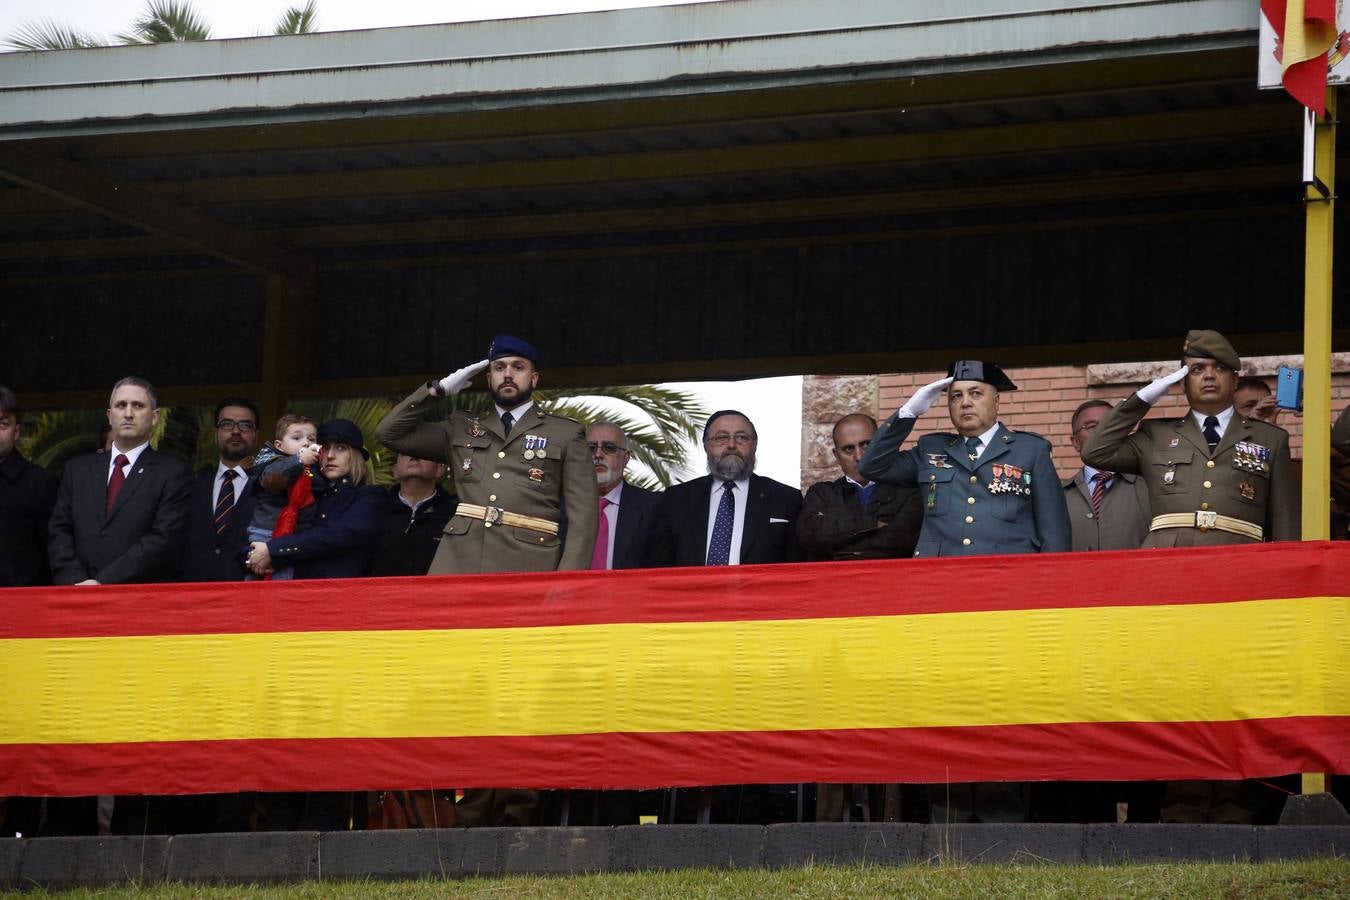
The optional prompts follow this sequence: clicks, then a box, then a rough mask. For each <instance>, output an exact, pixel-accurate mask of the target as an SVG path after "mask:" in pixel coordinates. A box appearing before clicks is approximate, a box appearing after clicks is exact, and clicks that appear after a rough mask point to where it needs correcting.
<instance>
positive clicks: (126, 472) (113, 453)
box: [105, 441, 150, 483]
mask: <svg viewBox="0 0 1350 900" xmlns="http://www.w3.org/2000/svg"><path fill="white" fill-rule="evenodd" d="M149 446H150V442H149V441H146V442H145V443H144V444H141V445H140V446H139V447H132V448H131V449H130V450H118V449H117V445H116V444H113V445H112V446H111V447H109V448H108V481H112V473H113V463H115V462H117V457H118V454H122V455H124V456H126V458H127V464H126V465H125V466H123V467H122V477H124V478H125V477H128V476H130V475H131V470H132V469H133V468H135V467H136V460H138V459H140V458H141V454H142V453H144V452H145V448H146V447H149ZM105 483H106V482H105Z"/></svg>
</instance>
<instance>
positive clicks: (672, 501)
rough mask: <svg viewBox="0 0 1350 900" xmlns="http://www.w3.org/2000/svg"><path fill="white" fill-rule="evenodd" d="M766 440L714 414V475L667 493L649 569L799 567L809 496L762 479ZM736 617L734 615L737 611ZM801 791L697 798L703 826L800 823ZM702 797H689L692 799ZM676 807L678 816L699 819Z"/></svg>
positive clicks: (729, 791)
mask: <svg viewBox="0 0 1350 900" xmlns="http://www.w3.org/2000/svg"><path fill="white" fill-rule="evenodd" d="M758 444H759V435H758V433H757V432H756V431H755V426H754V423H752V422H751V421H750V419H749V418H748V417H747V416H746V415H745V414H744V413H741V412H737V411H736V410H734V409H726V410H721V411H720V412H715V413H713V414H712V415H711V416H710V417H709V418H708V422H707V424H706V425H704V426H703V449H704V452H706V453H707V455H708V474H707V475H705V476H703V477H702V478H695V479H694V480H693V481H687V482H685V483H684V484H680V485H675V486H674V487H671V488H669V489H667V490H666V492H665V494H664V495H663V497H662V498H661V504H660V506H658V507H657V514H656V522H655V524H654V525H653V527H652V537H651V541H650V543H649V544H648V555H647V563H648V565H649V566H652V567H657V566H736V565H754V564H757V563H781V562H797V561H799V560H800V559H801V558H802V554H801V547H800V546H799V545H798V544H797V530H796V522H797V514H798V513H799V512H800V511H801V507H802V493H801V491H799V490H798V489H796V488H794V487H789V486H788V485H786V484H781V483H779V482H777V481H774V480H773V479H772V478H765V477H763V476H762V475H756V474H754V471H755V450H756V448H757V447H758ZM729 612H730V611H729ZM801 788H802V786H801V785H796V784H793V785H781V784H780V785H733V786H728V787H721V788H717V789H716V790H713V791H700V792H697V796H698V810H697V814H696V815H697V818H698V819H699V820H700V821H702V822H708V821H711V820H714V819H715V820H717V821H718V822H740V823H742V824H750V825H763V824H767V823H769V822H782V821H786V820H790V819H795V818H796V809H797V805H798V797H797V793H796V792H797V791H800V790H801ZM692 793H694V792H687V791H686V792H681V794H680V796H681V797H683V798H685V799H686V800H688V799H689V797H690V795H691V794H692ZM694 815H695V813H694V810H693V808H692V806H691V805H690V804H688V803H686V804H684V805H679V804H676V809H675V812H674V818H675V819H676V820H686V821H687V820H688V819H689V818H691V817H692V816H694Z"/></svg>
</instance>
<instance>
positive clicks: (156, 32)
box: [117, 0, 211, 44]
mask: <svg viewBox="0 0 1350 900" xmlns="http://www.w3.org/2000/svg"><path fill="white" fill-rule="evenodd" d="M209 37H211V26H209V25H207V24H206V20H205V19H203V18H202V17H201V15H200V14H199V13H198V12H197V10H196V9H194V8H193V6H192V3H191V2H190V0H146V5H145V11H144V12H142V13H141V14H140V16H138V17H137V18H136V19H135V20H134V21H133V22H132V23H131V31H129V32H127V33H125V34H119V35H118V36H117V39H118V40H120V41H121V42H122V43H124V44H167V43H171V42H173V41H204V40H206V39H207V38H209Z"/></svg>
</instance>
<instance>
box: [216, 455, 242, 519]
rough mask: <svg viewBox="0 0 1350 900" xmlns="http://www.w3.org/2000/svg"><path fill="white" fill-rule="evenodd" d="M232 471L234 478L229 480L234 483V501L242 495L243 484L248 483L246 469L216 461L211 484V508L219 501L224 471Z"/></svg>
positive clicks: (237, 500)
mask: <svg viewBox="0 0 1350 900" xmlns="http://www.w3.org/2000/svg"><path fill="white" fill-rule="evenodd" d="M231 470H232V471H233V472H234V480H233V481H232V482H230V483H231V484H233V485H234V502H235V503H238V502H239V498H240V497H242V496H244V485H246V484H248V470H247V469H245V468H244V467H243V466H227V465H225V463H223V462H218V463H216V480H215V482H214V483H212V485H211V508H212V509H215V508H216V504H217V503H219V502H220V489H221V487H222V486H224V484H225V473H226V472H227V471H231Z"/></svg>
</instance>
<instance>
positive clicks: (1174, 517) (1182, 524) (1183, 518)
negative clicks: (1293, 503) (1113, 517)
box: [1148, 510, 1265, 541]
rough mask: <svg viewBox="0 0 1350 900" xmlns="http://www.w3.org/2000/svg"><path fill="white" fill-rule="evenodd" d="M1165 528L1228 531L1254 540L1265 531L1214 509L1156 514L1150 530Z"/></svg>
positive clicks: (1258, 526) (1260, 537)
mask: <svg viewBox="0 0 1350 900" xmlns="http://www.w3.org/2000/svg"><path fill="white" fill-rule="evenodd" d="M1164 528H1194V529H1196V530H1197V531H1202V532H1203V531H1226V532H1228V533H1229V534H1240V535H1242V536H1243V537H1249V538H1252V539H1253V540H1257V541H1259V540H1261V539H1262V538H1263V537H1264V534H1265V532H1263V531H1262V530H1261V526H1260V525H1253V524H1252V523H1251V522H1244V521H1242V520H1241V519H1235V518H1233V517H1232V516H1221V515H1219V514H1218V513H1216V512H1214V511H1213V510H1198V511H1196V512H1193V513H1167V514H1166V515H1163V516H1154V517H1153V521H1152V522H1151V523H1150V524H1149V527H1148V530H1149V531H1161V530H1162V529H1164Z"/></svg>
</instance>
